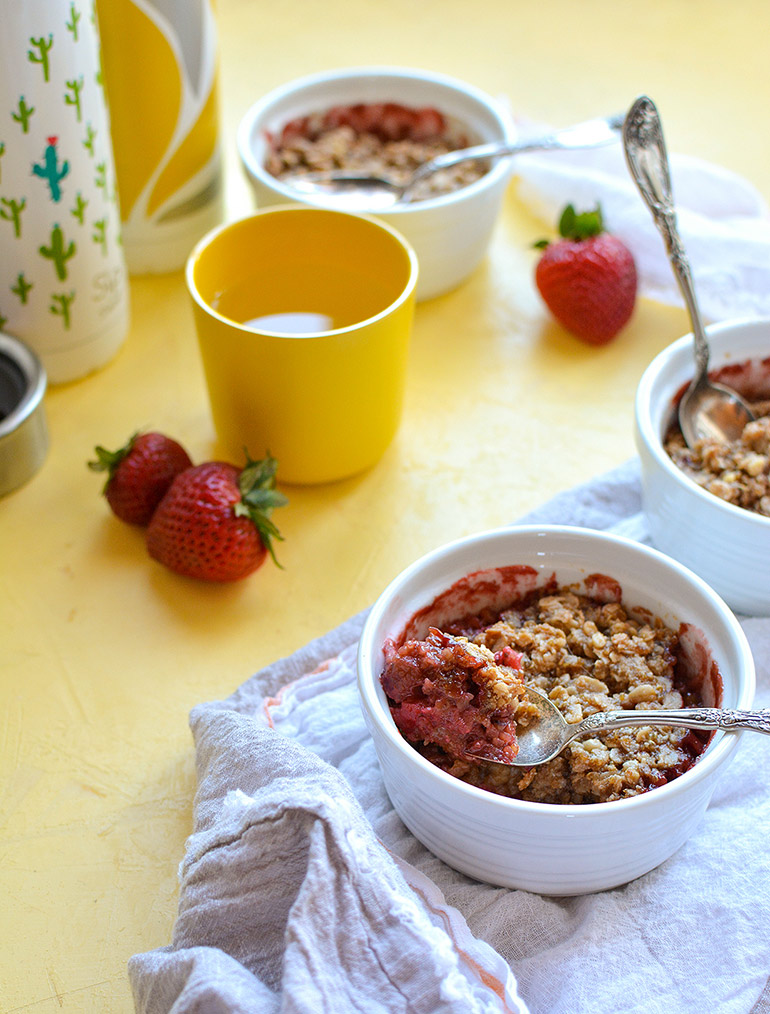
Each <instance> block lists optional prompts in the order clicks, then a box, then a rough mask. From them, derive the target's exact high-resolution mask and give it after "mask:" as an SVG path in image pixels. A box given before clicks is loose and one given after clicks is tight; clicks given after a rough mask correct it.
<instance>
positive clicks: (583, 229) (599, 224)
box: [559, 204, 604, 240]
mask: <svg viewBox="0 0 770 1014" xmlns="http://www.w3.org/2000/svg"><path fill="white" fill-rule="evenodd" d="M602 232H604V220H603V218H602V208H601V205H600V204H597V205H596V207H595V208H594V210H593V211H583V212H581V213H580V214H578V213H577V212H576V211H575V207H574V205H572V204H568V205H567V206H566V208H565V209H564V211H562V213H561V218H560V219H559V235H560V236H563V237H564V239H574V240H581V239H589V238H590V237H591V236H598V235H599V234H600V233H602Z"/></svg>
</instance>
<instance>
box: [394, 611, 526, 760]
mask: <svg viewBox="0 0 770 1014" xmlns="http://www.w3.org/2000/svg"><path fill="white" fill-rule="evenodd" d="M385 653H386V661H385V669H384V672H383V673H382V677H381V679H382V686H383V688H384V690H385V693H386V694H387V695H388V697H389V698H390V701H391V711H392V714H393V718H394V720H395V723H396V725H397V726H398V728H399V730H400V731H401V733H402V735H403V736H404V737H405V738H406V739H408V740H409V741H410V742H413V743H422V744H426V745H427V744H433V745H434V746H437V747H440V748H441V749H442V750H443V751H444V752H445V753H446V754H448V755H449V756H450V757H452V758H454V759H456V760H462V759H463V758H464V757H465V755H466V754H468V753H471V754H475V755H478V756H480V757H484V758H485V759H487V760H498V761H507V762H510V761H512V760H514V759H515V757H516V754H517V753H518V750H519V745H518V742H517V740H516V726H515V714H516V705H517V702H518V698H519V696H520V694H521V692H522V690H523V684H522V683H521V680H520V678H519V677H518V675H517V670H518V669H519V667H520V658H521V656H520V655H518V653H517V652H515V651H513V650H512V649H507V650H505V649H504V650H503V651H501V652H498V655H499V656H500V660H499V661H498V660H496V658H495V656H494V655H493V654H492V652H491V651H489V649H488V648H485V647H484V646H482V645H476V644H473V643H471V642H469V641H467V640H466V639H465V638H463V637H455V636H453V635H451V634H445V633H442V632H441V631H440V630H437V629H436V628H435V627H431V629H430V631H429V633H428V636H427V637H426V638H425V640H423V641H406V642H405V643H404V644H403V645H401V647H398V648H397V647H396V646H395V645H394V644H393V643H392V642H390V643H388V645H387V646H386V649H385Z"/></svg>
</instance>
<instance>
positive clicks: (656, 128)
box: [623, 95, 709, 379]
mask: <svg viewBox="0 0 770 1014" xmlns="http://www.w3.org/2000/svg"><path fill="white" fill-rule="evenodd" d="M623 147H624V151H625V154H626V161H627V163H628V167H629V169H630V171H631V175H632V177H633V178H634V181H635V182H636V185H637V187H638V188H639V193H640V194H641V195H642V197H643V198H644V202H645V204H646V205H647V207H648V208H649V209H650V211H651V212H652V217H653V220H654V222H655V225H656V226H657V227H658V231H659V232H660V234H661V236H662V237H663V241H664V243H665V244H666V249H667V250H668V255H669V260H670V262H671V267H672V268H673V270H674V276H675V277H676V280H677V283H678V285H679V288H680V290H681V292H682V296H683V297H684V301H685V303H686V304H687V309H688V311H689V313H690V318H691V323H692V329H693V337H694V338H695V361H696V366H697V371H698V372H697V376H696V379H697V378H700V377H705V376H706V373H707V372H708V364H709V347H708V343H707V341H706V335H705V332H704V330H703V323H702V319H701V314H700V309H699V308H698V301H697V299H696V296H695V286H694V284H693V280H692V274H691V272H690V264H689V261H688V260H687V255H686V253H685V251H684V246H683V245H682V240H681V238H680V236H679V230H678V228H677V224H676V212H675V210H674V199H673V192H672V188H671V173H670V169H669V162H668V154H667V152H666V143H665V141H664V139H663V125H662V124H661V122H660V116H659V115H658V110H657V108H656V106H655V103H654V102H653V101H652V99H649V98H647V96H646V95H642V96H640V97H639V98H638V99H637V100H636V101H635V102H634V104H633V106H631V109H630V110H629V112H628V115H627V116H626V122H625V124H624V125H623Z"/></svg>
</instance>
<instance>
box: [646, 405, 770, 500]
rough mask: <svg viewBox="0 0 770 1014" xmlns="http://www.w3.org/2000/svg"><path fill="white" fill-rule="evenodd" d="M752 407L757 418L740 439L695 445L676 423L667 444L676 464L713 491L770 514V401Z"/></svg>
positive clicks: (710, 491)
mask: <svg viewBox="0 0 770 1014" xmlns="http://www.w3.org/2000/svg"><path fill="white" fill-rule="evenodd" d="M751 408H752V409H753V411H754V414H755V416H756V417H757V418H756V419H754V421H753V422H750V423H748V424H747V425H746V426H745V427H744V430H743V433H742V434H741V436H740V438H739V439H738V440H735V441H731V442H730V443H727V444H722V443H718V442H716V441H713V440H699V441H698V442H697V443H696V445H695V447H694V448H692V449H691V448H689V447H688V446H687V444H686V443H685V440H684V437H683V436H682V433H681V430H680V429H679V427H678V426H674V427H672V428H671V430H670V431H669V433H668V434H667V436H666V439H665V442H664V447H665V449H666V451H667V452H668V453H669V454H670V456H671V458H672V460H673V461H674V464H676V465H677V466H678V467H679V468H681V469H682V471H683V472H684V473H685V474H686V475H687V476H688V477H689V478H690V479H692V480H693V481H694V482H697V484H698V485H699V486H701V487H702V488H703V489H705V490H708V492H709V493H713V494H714V496H718V497H719V498H720V499H721V500H726V501H727V503H731V504H735V506H736V507H743V508H745V509H746V510H749V511H753V512H754V513H755V514H761V515H763V516H764V517H770V401H761V402H754V403H753V404H752V405H751Z"/></svg>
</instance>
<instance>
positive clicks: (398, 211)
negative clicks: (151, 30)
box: [237, 67, 516, 300]
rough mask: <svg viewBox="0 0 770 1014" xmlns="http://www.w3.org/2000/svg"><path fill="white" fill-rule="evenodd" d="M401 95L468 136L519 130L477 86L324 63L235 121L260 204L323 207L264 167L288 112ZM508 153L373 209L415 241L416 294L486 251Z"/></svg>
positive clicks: (440, 289)
mask: <svg viewBox="0 0 770 1014" xmlns="http://www.w3.org/2000/svg"><path fill="white" fill-rule="evenodd" d="M369 102H372V103H374V102H398V103H401V104H402V105H406V106H410V107H424V106H431V107H433V108H435V109H437V110H438V111H439V112H441V113H443V114H444V115H445V116H447V117H450V118H451V120H452V121H453V122H457V123H459V124H460V125H462V127H464V128H465V130H466V131H467V134H468V141H469V143H471V144H480V143H483V142H488V141H502V140H507V141H513V140H515V136H516V131H515V127H514V125H513V121H512V119H511V117H510V116H509V114H508V112H507V110H506V109H505V107H504V104H503V103H501V102H498V101H496V100H495V99H493V98H492V97H491V96H489V95H486V94H485V93H484V92H482V91H480V90H479V89H478V88H475V87H473V86H472V85H469V84H466V83H464V82H463V81H459V80H455V79H454V78H451V77H447V76H445V75H443V74H433V73H430V72H429V71H424V70H412V69H408V68H401V67H356V68H348V69H344V70H334V71H328V72H325V73H321V74H314V75H312V76H310V77H304V78H300V79H298V80H295V81H291V82H289V83H288V84H285V85H283V86H281V87H279V88H276V89H275V90H274V91H271V92H270V93H269V94H267V95H265V96H264V97H263V98H261V99H260V100H259V101H258V102H256V103H255V104H254V105H253V106H251V108H250V109H249V110H247V112H246V113H245V115H244V117H243V119H242V120H241V123H240V126H239V128H238V138H237V142H238V152H239V154H240V157H241V161H242V163H243V167H244V169H245V171H246V175H247V177H248V179H249V181H250V182H251V185H252V187H253V190H254V194H255V197H256V201H257V205H258V206H259V207H265V206H267V205H270V204H285V203H286V202H288V201H296V202H300V203H303V204H308V203H316V204H319V205H322V206H324V207H328V206H329V204H328V199H326V200H325V199H324V198H323V197H321V198H318V199H317V200H314V199H313V198H309V197H308V196H307V195H305V194H299V193H298V192H297V191H296V190H294V189H293V188H292V187H291V186H289V184H288V183H286V182H284V181H282V180H279V179H276V177H275V176H272V175H271V174H270V173H269V172H268V171H267V169H266V168H265V162H266V161H267V156H268V153H269V135H270V134H272V135H276V134H280V132H281V130H282V128H283V127H284V126H285V125H286V124H287V123H289V122H290V121H291V120H293V119H295V118H297V117H301V116H307V115H308V114H309V113H315V112H323V111H325V110H326V109H329V108H331V107H333V106H337V105H353V104H357V103H369ZM510 175H511V160H510V159H509V158H507V159H498V160H497V161H496V162H494V163H493V165H492V166H491V168H490V170H489V172H487V173H485V175H484V176H482V177H481V178H480V179H478V180H476V181H474V182H473V183H471V184H469V185H468V186H466V187H463V188H462V189H460V190H455V191H453V192H452V193H448V194H443V195H441V196H439V197H434V198H431V199H430V200H426V201H416V202H414V203H406V204H404V205H401V206H397V207H394V208H393V209H391V210H389V211H387V212H379V211H377V210H376V209H374V208H372V209H362V210H365V211H368V212H369V213H371V214H376V215H377V216H378V217H379V218H381V219H383V220H384V221H385V222H387V223H388V224H389V225H391V226H392V227H393V228H394V229H397V230H398V231H399V232H400V233H401V234H402V235H403V236H404V237H405V238H406V239H407V240H408V241H409V243H411V245H412V246H413V247H414V250H415V252H416V253H417V260H418V263H419V267H420V277H419V280H418V283H417V299H418V300H423V299H430V298H431V297H433V296H438V295H441V294H442V293H444V292H448V291H449V290H450V289H453V288H455V287H456V286H457V285H459V284H460V282H462V281H463V280H464V279H465V278H467V277H468V275H470V274H471V272H472V271H473V270H474V269H475V268H476V267H477V266H478V265H479V263H480V262H481V260H482V259H483V257H484V255H485V254H486V251H487V248H488V246H489V242H490V239H491V235H492V231H493V229H494V226H495V223H496V221H497V218H498V215H499V212H500V207H501V204H502V199H503V194H504V192H505V188H506V186H507V183H508V180H509V178H510Z"/></svg>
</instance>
